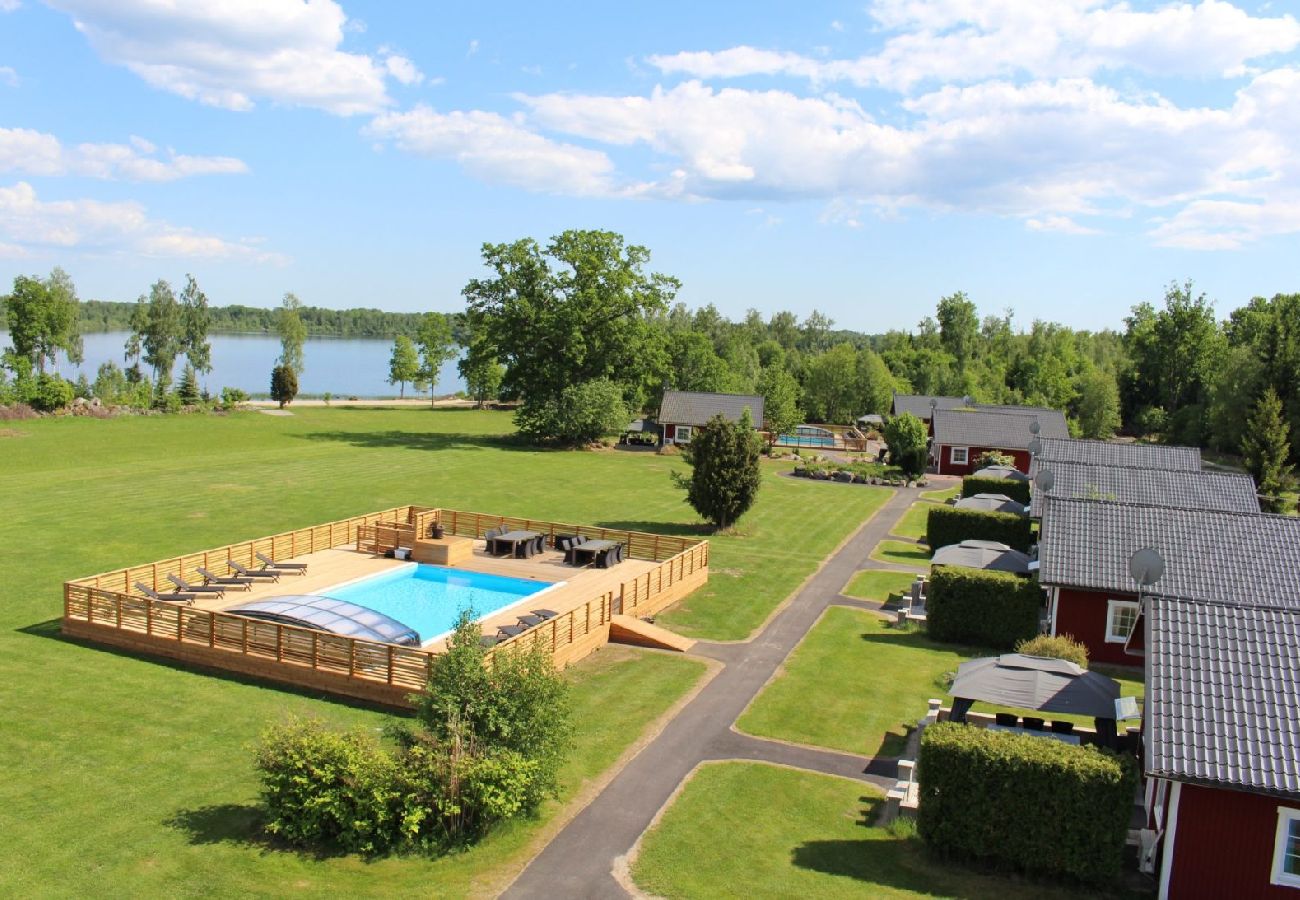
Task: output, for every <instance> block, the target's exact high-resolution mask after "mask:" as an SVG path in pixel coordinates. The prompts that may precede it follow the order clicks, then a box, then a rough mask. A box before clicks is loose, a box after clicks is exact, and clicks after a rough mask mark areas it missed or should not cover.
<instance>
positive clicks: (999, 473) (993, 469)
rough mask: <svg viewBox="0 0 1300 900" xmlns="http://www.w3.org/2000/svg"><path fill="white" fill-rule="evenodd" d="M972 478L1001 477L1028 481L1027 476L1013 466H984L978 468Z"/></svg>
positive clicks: (1008, 479)
mask: <svg viewBox="0 0 1300 900" xmlns="http://www.w3.org/2000/svg"><path fill="white" fill-rule="evenodd" d="M971 477H972V478H1003V479H1006V480H1007V481H1028V480H1029V476H1028V475H1026V474H1025V473H1024V472H1022V471H1020V470H1019V469H1017V468H1015V467H1014V466H985V467H984V468H982V469H978V470H976V471H975V473H974V474H973V475H972V476H971Z"/></svg>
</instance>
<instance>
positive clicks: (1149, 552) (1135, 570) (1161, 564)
mask: <svg viewBox="0 0 1300 900" xmlns="http://www.w3.org/2000/svg"><path fill="white" fill-rule="evenodd" d="M1128 572H1129V574H1130V575H1132V576H1133V580H1134V581H1136V582H1137V583H1138V585H1139V586H1140V587H1151V585H1153V584H1155V583H1156V582H1157V581H1159V580H1160V577H1161V576H1162V575H1164V574H1165V560H1164V557H1162V556H1161V555H1160V552H1159V551H1158V550H1156V549H1155V548H1154V547H1143V548H1142V549H1141V550H1138V551H1137V552H1136V553H1134V554H1133V555H1132V556H1130V557H1129V560H1128Z"/></svg>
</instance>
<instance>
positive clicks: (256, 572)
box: [226, 559, 288, 581]
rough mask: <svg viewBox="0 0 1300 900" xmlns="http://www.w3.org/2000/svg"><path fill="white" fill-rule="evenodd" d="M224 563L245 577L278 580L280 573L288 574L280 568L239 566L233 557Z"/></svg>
mask: <svg viewBox="0 0 1300 900" xmlns="http://www.w3.org/2000/svg"><path fill="white" fill-rule="evenodd" d="M226 565H228V566H230V568H232V569H234V570H235V571H236V572H238V573H239V574H240V575H243V576H244V577H245V578H269V579H271V580H272V581H279V580H280V576H281V575H287V574H288V573H287V572H285V571H283V570H281V569H250V568H248V567H247V566H241V565H240V564H239V563H237V562H235V561H234V560H233V559H228V560H226Z"/></svg>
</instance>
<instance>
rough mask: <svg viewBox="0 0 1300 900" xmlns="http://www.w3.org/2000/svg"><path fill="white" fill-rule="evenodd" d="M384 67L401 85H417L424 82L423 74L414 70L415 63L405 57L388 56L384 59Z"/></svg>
mask: <svg viewBox="0 0 1300 900" xmlns="http://www.w3.org/2000/svg"><path fill="white" fill-rule="evenodd" d="M384 67H385V68H386V69H388V74H389V75H392V76H393V77H394V78H396V79H397V80H398V81H400V82H401V83H402V84H419V83H420V82H422V81H424V73H423V72H421V71H420V70H419V69H417V68H416V66H415V63H413V62H411V61H410V60H409V59H407V58H406V57H405V56H398V55H397V54H389V55H388V56H386V57H384Z"/></svg>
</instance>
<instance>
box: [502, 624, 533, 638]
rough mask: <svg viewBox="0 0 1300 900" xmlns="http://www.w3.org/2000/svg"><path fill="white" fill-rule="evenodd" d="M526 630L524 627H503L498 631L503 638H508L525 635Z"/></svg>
mask: <svg viewBox="0 0 1300 900" xmlns="http://www.w3.org/2000/svg"><path fill="white" fill-rule="evenodd" d="M526 630H527V629H525V628H524V626H522V625H502V626H501V627H500V628H498V629H497V634H498V635H500V636H501V637H502V638H508V637H515V636H517V635H520V634H523V633H524V631H526Z"/></svg>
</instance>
